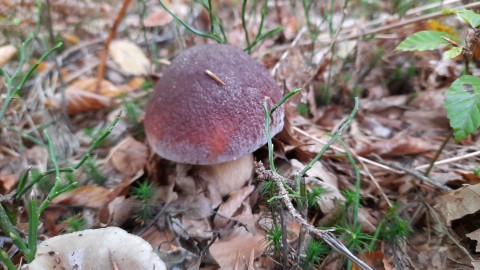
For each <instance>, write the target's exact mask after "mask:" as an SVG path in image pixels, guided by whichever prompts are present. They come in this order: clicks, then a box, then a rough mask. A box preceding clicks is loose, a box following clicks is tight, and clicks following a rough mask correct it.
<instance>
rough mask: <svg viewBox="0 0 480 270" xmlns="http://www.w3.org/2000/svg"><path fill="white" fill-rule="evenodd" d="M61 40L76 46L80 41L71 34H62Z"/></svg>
mask: <svg viewBox="0 0 480 270" xmlns="http://www.w3.org/2000/svg"><path fill="white" fill-rule="evenodd" d="M62 38H63V40H65V41H66V42H69V43H71V44H73V45H77V44H80V42H81V40H80V38H79V37H78V36H76V35H75V34H72V33H65V32H64V33H62Z"/></svg>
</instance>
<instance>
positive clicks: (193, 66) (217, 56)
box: [144, 44, 284, 165]
mask: <svg viewBox="0 0 480 270" xmlns="http://www.w3.org/2000/svg"><path fill="white" fill-rule="evenodd" d="M208 71H210V72H211V73H213V74H214V75H209V74H208V73H209V72H208ZM215 75H216V77H218V79H220V81H219V80H218V79H215V78H214V77H215ZM281 98H282V90H281V89H280V88H279V87H278V85H277V84H276V82H275V80H274V79H273V78H272V76H271V75H270V73H269V72H268V71H267V69H266V68H265V67H263V66H262V65H260V64H259V63H257V62H256V61H255V60H254V59H253V58H251V57H250V56H249V55H248V54H246V53H244V52H243V51H241V50H239V49H236V48H234V47H231V46H228V45H223V44H215V45H199V46H195V47H192V48H190V49H188V50H185V51H183V52H182V53H181V54H180V55H178V56H177V57H176V58H175V59H174V61H173V62H172V64H171V65H170V66H169V67H168V68H167V69H166V70H165V72H164V74H163V76H162V78H161V79H160V80H159V82H158V83H157V85H156V87H155V93H154V94H153V95H152V97H151V100H150V102H149V104H148V107H147V110H146V114H145V121H144V123H145V132H146V135H147V139H148V141H149V143H150V145H151V146H152V147H153V149H154V150H155V152H156V153H157V154H159V155H160V156H162V157H164V158H166V159H169V160H172V161H175V162H180V163H189V164H200V165H210V164H217V163H221V162H226V161H230V160H235V159H237V158H239V157H241V156H243V155H245V154H248V153H252V152H253V151H255V150H257V149H258V148H260V147H261V146H262V145H264V144H265V143H266V142H267V138H266V136H265V133H264V129H265V112H264V108H263V102H264V100H267V104H268V106H269V108H271V107H272V106H273V105H274V104H276V103H277V102H278V101H279V100H280V99H281ZM283 116H284V111H283V108H278V109H277V110H276V111H275V113H274V114H273V118H272V121H271V126H270V133H271V136H273V135H275V134H277V133H278V132H280V131H281V130H282V128H283Z"/></svg>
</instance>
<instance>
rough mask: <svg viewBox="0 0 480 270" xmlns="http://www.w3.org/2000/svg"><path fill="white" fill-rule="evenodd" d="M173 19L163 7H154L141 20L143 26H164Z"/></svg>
mask: <svg viewBox="0 0 480 270" xmlns="http://www.w3.org/2000/svg"><path fill="white" fill-rule="evenodd" d="M172 21H173V17H172V15H170V14H169V13H168V12H167V11H166V10H165V9H163V8H156V9H154V10H152V11H151V12H150V13H149V14H148V15H147V16H146V17H145V19H144V20H143V24H144V25H145V27H156V26H164V25H167V24H169V23H171V22H172Z"/></svg>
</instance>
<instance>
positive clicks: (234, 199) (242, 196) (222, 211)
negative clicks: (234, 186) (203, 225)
mask: <svg viewBox="0 0 480 270" xmlns="http://www.w3.org/2000/svg"><path fill="white" fill-rule="evenodd" d="M254 189H255V187H254V186H253V185H249V186H246V187H244V188H242V189H239V190H236V191H234V192H232V193H231V194H230V197H229V198H228V200H227V201H226V202H225V203H223V204H221V205H220V207H219V208H218V211H217V215H216V216H215V219H214V220H213V223H214V224H215V228H217V229H221V228H223V227H225V226H226V224H227V223H228V222H229V221H230V220H231V218H232V217H233V216H234V214H235V212H237V211H238V209H239V208H240V207H241V206H242V204H243V203H244V202H245V200H246V199H247V198H248V196H249V195H250V194H251V193H252V192H253V190H254Z"/></svg>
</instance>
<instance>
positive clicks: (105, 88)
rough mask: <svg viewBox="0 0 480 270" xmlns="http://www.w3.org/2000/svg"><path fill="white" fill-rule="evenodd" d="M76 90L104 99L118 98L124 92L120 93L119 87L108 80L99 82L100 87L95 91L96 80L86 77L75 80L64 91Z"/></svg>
mask: <svg viewBox="0 0 480 270" xmlns="http://www.w3.org/2000/svg"><path fill="white" fill-rule="evenodd" d="M71 88H74V89H78V90H82V91H86V92H90V93H95V94H100V95H102V96H106V97H118V96H120V95H123V94H124V93H125V91H122V90H121V89H120V88H119V87H116V86H115V85H114V84H113V83H112V82H110V81H108V80H105V79H103V80H101V82H100V86H99V88H98V91H97V78H92V77H87V78H82V79H79V80H76V81H75V82H73V83H72V84H71V85H69V86H68V87H67V89H66V91H68V89H71Z"/></svg>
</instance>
